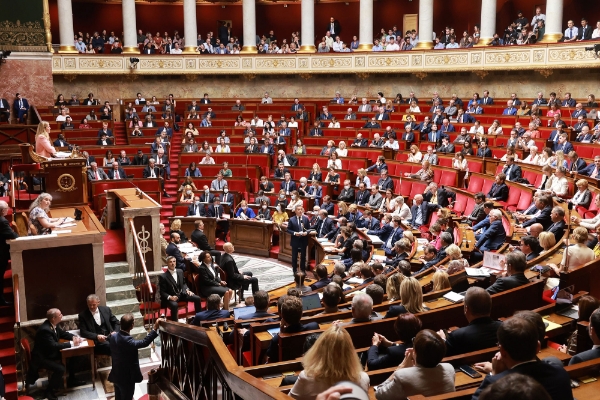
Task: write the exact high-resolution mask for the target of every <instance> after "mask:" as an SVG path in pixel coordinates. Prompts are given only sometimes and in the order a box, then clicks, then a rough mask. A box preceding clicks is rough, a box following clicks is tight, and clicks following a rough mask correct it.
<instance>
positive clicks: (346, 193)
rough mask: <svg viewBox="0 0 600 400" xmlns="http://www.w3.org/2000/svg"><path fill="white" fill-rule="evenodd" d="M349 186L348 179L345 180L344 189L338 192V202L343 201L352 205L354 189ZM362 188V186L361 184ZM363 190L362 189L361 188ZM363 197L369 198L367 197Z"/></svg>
mask: <svg viewBox="0 0 600 400" xmlns="http://www.w3.org/2000/svg"><path fill="white" fill-rule="evenodd" d="M350 185H351V182H350V180H349V179H346V180H345V181H344V187H343V188H342V190H340V194H339V196H338V200H339V201H343V202H346V203H353V202H354V199H355V196H354V188H353V187H352V186H350ZM363 186H364V184H363ZM363 189H364V188H363ZM365 197H369V196H368V195H367V196H365Z"/></svg>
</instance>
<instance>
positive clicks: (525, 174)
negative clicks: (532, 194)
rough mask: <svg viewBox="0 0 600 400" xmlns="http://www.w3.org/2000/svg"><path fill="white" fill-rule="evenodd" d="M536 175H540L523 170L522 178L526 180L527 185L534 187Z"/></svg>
mask: <svg viewBox="0 0 600 400" xmlns="http://www.w3.org/2000/svg"><path fill="white" fill-rule="evenodd" d="M538 175H540V174H539V173H536V172H534V171H531V170H527V169H526V170H523V178H525V179H527V180H528V181H529V183H531V184H532V185H535V180H536V179H537V177H538ZM540 183H541V182H540Z"/></svg>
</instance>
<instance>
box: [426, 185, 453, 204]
mask: <svg viewBox="0 0 600 400" xmlns="http://www.w3.org/2000/svg"><path fill="white" fill-rule="evenodd" d="M432 197H433V193H431V192H427V193H424V194H423V200H425V201H426V202H430V201H431V198H432ZM448 199H451V200H452V202H453V203H454V202H455V201H456V193H454V192H453V191H451V190H447V189H446V188H438V190H437V203H438V205H440V206H441V207H448V206H449V205H450V202H449V201H448Z"/></svg>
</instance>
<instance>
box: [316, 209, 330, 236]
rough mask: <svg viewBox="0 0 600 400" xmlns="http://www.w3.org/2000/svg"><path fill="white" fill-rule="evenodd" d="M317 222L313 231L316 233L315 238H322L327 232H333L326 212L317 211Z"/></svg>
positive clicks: (323, 210)
mask: <svg viewBox="0 0 600 400" xmlns="http://www.w3.org/2000/svg"><path fill="white" fill-rule="evenodd" d="M318 218H319V220H318V221H317V223H316V225H315V231H317V237H319V238H322V237H325V236H327V234H328V233H329V232H331V231H332V230H333V221H332V220H331V218H329V215H328V214H327V210H325V209H320V210H319V216H318Z"/></svg>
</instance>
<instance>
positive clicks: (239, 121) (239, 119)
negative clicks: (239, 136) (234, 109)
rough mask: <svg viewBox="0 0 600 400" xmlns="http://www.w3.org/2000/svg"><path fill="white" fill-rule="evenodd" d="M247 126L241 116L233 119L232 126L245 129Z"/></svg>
mask: <svg viewBox="0 0 600 400" xmlns="http://www.w3.org/2000/svg"><path fill="white" fill-rule="evenodd" d="M246 125H247V123H246V121H244V118H243V117H242V116H241V115H238V116H237V118H236V119H235V123H234V124H233V126H241V127H245V126H246Z"/></svg>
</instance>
